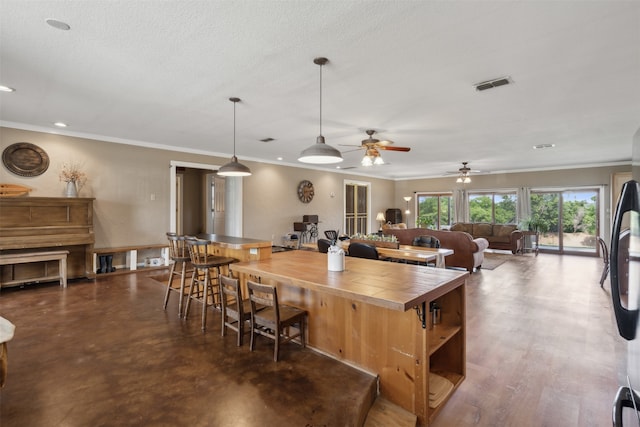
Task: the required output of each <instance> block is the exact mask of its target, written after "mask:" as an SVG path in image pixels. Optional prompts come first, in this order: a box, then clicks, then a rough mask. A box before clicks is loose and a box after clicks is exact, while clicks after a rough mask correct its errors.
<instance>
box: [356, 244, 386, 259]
mask: <svg viewBox="0 0 640 427" xmlns="http://www.w3.org/2000/svg"><path fill="white" fill-rule="evenodd" d="M349 256H353V257H357V258H367V259H379V257H378V250H377V249H376V247H375V246H373V245H367V244H366V243H357V242H356V243H351V244H350V245H349Z"/></svg>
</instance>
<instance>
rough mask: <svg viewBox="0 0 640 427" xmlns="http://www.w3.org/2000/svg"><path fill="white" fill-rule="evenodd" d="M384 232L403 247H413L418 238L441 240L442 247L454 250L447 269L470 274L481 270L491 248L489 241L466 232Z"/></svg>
mask: <svg viewBox="0 0 640 427" xmlns="http://www.w3.org/2000/svg"><path fill="white" fill-rule="evenodd" d="M382 232H383V233H384V234H387V235H394V236H396V237H397V238H398V242H400V244H401V245H411V244H412V243H413V239H415V238H416V237H418V236H433V237H435V238H436V239H438V240H440V247H441V248H444V249H453V255H449V256H448V257H446V263H447V267H460V268H464V269H466V270H467V271H469V272H473V269H474V268H480V267H481V266H482V261H484V251H485V249H487V247H488V246H489V242H487V239H484V238H482V237H481V238H478V239H474V238H473V237H471V235H470V234H469V233H465V232H464V231H443V230H431V229H428V228H406V229H402V228H386V229H383V230H382Z"/></svg>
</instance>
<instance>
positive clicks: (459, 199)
mask: <svg viewBox="0 0 640 427" xmlns="http://www.w3.org/2000/svg"><path fill="white" fill-rule="evenodd" d="M454 197H455V203H456V222H469V198H468V195H467V192H466V190H463V189H460V188H459V189H457V190H455V192H454Z"/></svg>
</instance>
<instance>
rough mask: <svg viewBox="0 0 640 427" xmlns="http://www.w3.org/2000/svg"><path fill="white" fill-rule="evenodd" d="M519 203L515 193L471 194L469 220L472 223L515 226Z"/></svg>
mask: <svg viewBox="0 0 640 427" xmlns="http://www.w3.org/2000/svg"><path fill="white" fill-rule="evenodd" d="M517 201H518V196H517V195H516V193H515V192H508V193H503V192H483V193H470V194H469V218H470V220H471V222H489V223H492V224H515V223H516V221H517V220H516V203H517Z"/></svg>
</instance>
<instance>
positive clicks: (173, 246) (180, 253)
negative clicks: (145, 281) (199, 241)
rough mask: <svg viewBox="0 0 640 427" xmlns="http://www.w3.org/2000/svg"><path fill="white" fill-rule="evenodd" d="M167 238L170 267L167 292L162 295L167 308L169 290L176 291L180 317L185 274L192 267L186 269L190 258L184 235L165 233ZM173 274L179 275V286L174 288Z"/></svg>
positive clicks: (180, 315) (190, 271)
mask: <svg viewBox="0 0 640 427" xmlns="http://www.w3.org/2000/svg"><path fill="white" fill-rule="evenodd" d="M167 239H169V258H171V269H170V271H169V280H168V281H167V292H166V294H165V296H164V309H165V310H166V309H167V303H168V302H169V295H170V294H171V292H172V291H173V292H178V295H179V300H178V317H182V307H183V305H184V302H183V301H184V285H185V282H186V278H187V274H188V273H192V272H193V270H192V269H189V270H187V264H189V262H190V261H191V258H190V256H189V248H187V244H186V241H185V237H184V236H179V235H177V234H176V233H167ZM174 276H179V277H180V287H179V288H174V287H173V286H172V285H173V278H174Z"/></svg>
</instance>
